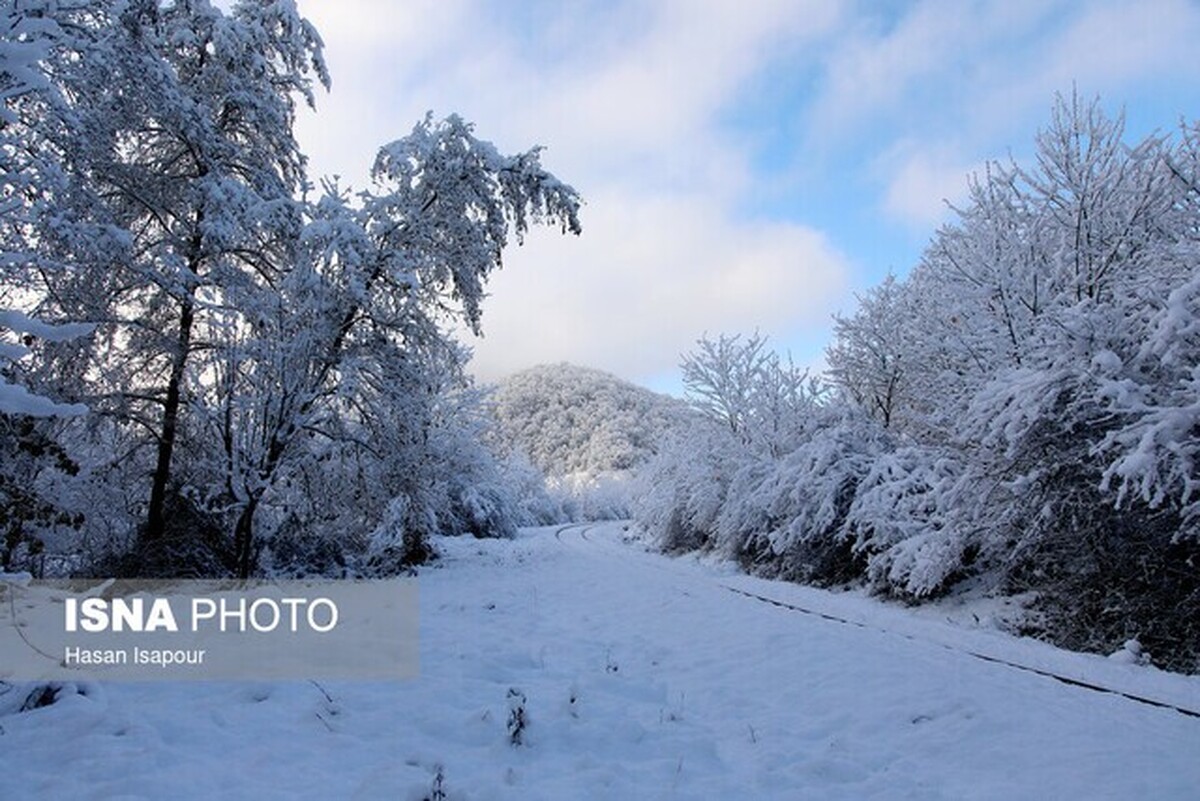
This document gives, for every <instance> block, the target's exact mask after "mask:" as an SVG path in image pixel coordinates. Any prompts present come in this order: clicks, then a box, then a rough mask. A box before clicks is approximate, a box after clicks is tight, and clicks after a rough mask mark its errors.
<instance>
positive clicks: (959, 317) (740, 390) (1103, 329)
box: [636, 97, 1200, 671]
mask: <svg viewBox="0 0 1200 801" xmlns="http://www.w3.org/2000/svg"><path fill="white" fill-rule="evenodd" d="M1123 137H1124V130H1123V121H1122V119H1121V118H1120V117H1117V118H1113V117H1111V116H1108V115H1106V114H1105V113H1104V112H1103V110H1102V109H1101V107H1100V105H1099V103H1098V102H1091V103H1084V102H1081V101H1080V100H1079V99H1078V98H1074V97H1072V98H1070V99H1061V98H1060V99H1059V101H1058V103H1057V104H1056V106H1055V108H1054V112H1053V116H1052V119H1051V122H1050V124H1049V126H1048V127H1047V128H1046V129H1045V130H1044V131H1042V132H1041V133H1040V134H1039V135H1038V137H1037V141H1036V145H1037V147H1036V157H1035V159H1034V161H1033V163H1032V164H1030V165H1025V166H1022V165H1017V164H1001V163H991V164H989V165H988V167H987V169H986V171H985V172H984V173H983V174H982V175H977V176H975V177H974V179H973V180H972V182H971V186H970V197H969V200H968V201H967V202H966V204H965V205H964V207H963V208H961V209H958V210H957V215H956V220H955V221H954V222H953V223H951V224H949V225H946V226H945V227H943V228H942V229H941V230H939V231H938V232H937V234H936V235H935V236H934V238H933V240H932V241H931V243H930V244H929V246H928V248H927V249H926V251H925V253H924V255H923V257H922V259H921V261H920V263H919V264H918V265H916V266H915V267H914V268H913V269H912V271H911V272H910V273H909V275H908V276H907V277H905V278H903V279H899V278H895V277H889V278H888V279H887V280H885V281H884V282H883V283H882V284H881V285H879V286H878V287H876V288H874V289H873V290H871V291H870V292H868V293H866V294H865V295H864V296H863V297H861V298H860V299H859V300H860V302H859V306H858V309H857V310H856V311H855V312H854V313H853V314H852V315H850V316H848V317H844V318H839V319H838V320H837V327H836V340H835V342H834V343H833V344H832V345H831V347H830V348H829V351H828V357H827V358H828V364H829V373H828V376H829V377H828V380H827V381H826V382H825V383H817V382H810V381H807V380H806V377H805V376H804V375H803V374H802V373H800V372H799V371H797V370H795V369H794V368H793V367H791V366H790V365H788V364H786V363H784V362H783V361H782V360H780V359H779V358H778V357H777V356H775V355H774V354H772V353H770V352H769V351H768V350H767V348H766V347H765V344H764V342H763V341H762V340H761V338H758V337H751V338H748V339H747V338H740V337H733V338H729V337H723V338H720V339H718V340H716V341H710V340H704V341H702V342H701V343H700V348H699V350H698V351H697V352H696V353H694V354H692V355H691V356H689V357H688V358H687V359H685V362H684V370H685V379H686V383H687V387H688V389H689V392H690V394H691V396H692V398H693V399H694V400H695V401H696V404H697V406H698V407H699V408H700V409H702V410H703V411H705V412H706V418H707V419H706V420H705V421H704V422H703V423H700V424H697V425H696V426H695V427H694V429H693V430H692V431H691V432H690V433H688V434H686V435H685V436H683V437H680V438H678V440H677V441H676V443H675V445H674V447H673V448H671V449H668V450H665V451H664V452H663V453H661V454H660V455H659V457H658V458H657V459H656V460H655V461H653V462H652V463H651V464H650V466H649V467H648V469H647V471H646V475H645V481H644V486H643V491H642V493H641V495H640V499H639V503H638V506H637V510H636V512H637V516H638V519H639V520H640V522H641V523H642V524H643V525H644V526H645V527H646V528H647V529H648V530H649V531H650V532H651V533H652V534H653V535H654V536H655V537H656V538H657V540H658V542H659V543H661V545H662V547H664V548H666V549H668V550H680V549H686V550H691V549H712V550H716V551H719V552H721V553H724V554H728V555H730V556H733V557H736V558H737V559H739V560H741V562H742V563H743V564H744V565H746V566H747V567H748V568H749V569H752V570H755V571H758V572H763V573H767V574H771V575H779V576H783V577H786V578H790V579H794V580H797V581H802V582H811V583H814V584H819V585H831V584H841V583H847V582H853V583H865V584H866V585H868V586H869V587H870V588H872V589H873V590H875V591H877V592H879V593H883V594H887V595H891V596H896V597H900V598H903V599H906V600H909V601H912V602H918V601H921V600H923V599H928V598H933V597H937V596H939V595H944V594H946V593H949V592H952V591H954V590H956V589H958V588H962V587H964V586H972V587H975V588H976V589H980V588H982V589H984V590H986V591H991V592H995V593H1006V594H1021V593H1029V597H1032V598H1035V599H1036V600H1035V601H1034V602H1033V604H1032V606H1031V608H1030V612H1031V614H1030V615H1029V617H1028V619H1027V622H1026V624H1025V629H1024V630H1023V631H1024V632H1025V633H1033V634H1038V635H1041V636H1045V637H1047V638H1050V639H1052V640H1054V641H1056V642H1058V643H1061V644H1064V645H1066V646H1068V647H1072V648H1077V649H1083V650H1096V651H1101V652H1111V651H1113V650H1115V649H1117V648H1119V647H1120V646H1121V645H1122V643H1124V642H1125V641H1126V640H1129V639H1137V640H1138V641H1139V642H1140V643H1141V645H1142V646H1143V647H1144V648H1145V649H1146V651H1147V652H1148V653H1149V654H1150V655H1151V658H1152V659H1153V660H1154V662H1155V663H1156V664H1159V665H1162V666H1165V667H1168V668H1171V669H1175V670H1182V671H1195V670H1198V669H1200V471H1198V469H1197V456H1198V453H1200V366H1198V365H1200V126H1198V125H1196V124H1194V123H1193V124H1188V125H1184V126H1182V127H1181V128H1180V130H1179V131H1178V132H1177V133H1176V134H1174V135H1157V134H1156V135H1152V136H1149V137H1147V138H1145V139H1144V140H1142V141H1141V142H1138V143H1136V144H1132V145H1130V144H1126V143H1125V142H1124V139H1123Z"/></svg>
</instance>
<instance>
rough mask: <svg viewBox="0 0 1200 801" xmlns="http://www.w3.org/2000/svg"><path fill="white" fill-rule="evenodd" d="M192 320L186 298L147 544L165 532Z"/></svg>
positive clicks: (160, 443) (146, 531) (152, 491)
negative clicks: (172, 463) (173, 455)
mask: <svg viewBox="0 0 1200 801" xmlns="http://www.w3.org/2000/svg"><path fill="white" fill-rule="evenodd" d="M194 320H195V307H194V304H193V302H192V298H191V297H190V296H189V297H186V298H185V299H184V300H183V304H182V308H181V309H180V313H179V340H178V351H177V352H176V354H175V360H174V362H173V363H172V365H171V377H170V379H169V381H168V382H167V397H166V399H165V400H164V402H163V421H162V433H161V434H160V435H159V438H158V461H157V462H156V463H155V466H154V482H153V484H151V487H150V508H149V510H148V511H147V513H146V528H145V529H144V530H143V532H142V539H144V540H146V541H148V542H155V541H158V540H161V539H162V538H163V536H164V534H165V531H166V522H167V521H166V515H165V510H166V501H167V486H168V484H169V483H170V481H171V457H172V454H173V453H174V451H175V439H176V436H177V434H178V430H179V407H180V403H181V396H182V387H183V377H184V376H183V374H184V369H185V368H186V367H187V358H188V352H189V351H190V350H191V344H192V323H193V321H194Z"/></svg>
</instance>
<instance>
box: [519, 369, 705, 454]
mask: <svg viewBox="0 0 1200 801" xmlns="http://www.w3.org/2000/svg"><path fill="white" fill-rule="evenodd" d="M689 413H690V412H689V411H688V408H687V406H686V405H685V404H684V403H683V402H682V401H680V400H677V399H675V398H672V397H669V396H667V395H660V394H658V393H656V392H651V391H650V390H648V389H645V388H643V387H639V386H637V385H635V384H631V383H629V382H628V381H623V380H621V379H620V378H617V377H616V376H614V375H611V374H609V373H605V372H603V371H601V370H593V369H591V368H587V367H577V366H575V365H572V364H566V363H560V364H550V365H540V366H538V367H532V368H530V369H528V370H524V371H522V372H519V373H516V374H515V375H512V376H510V377H509V378H507V379H505V380H504V381H502V382H501V383H500V384H499V386H498V388H497V390H496V394H495V414H496V418H497V420H498V422H499V428H500V434H501V436H502V438H503V439H504V441H505V444H506V445H508V446H509V447H513V448H515V449H519V450H522V451H524V452H525V454H526V455H527V456H528V457H529V458H530V460H531V461H532V462H533V463H534V464H535V465H537V467H539V468H540V469H541V470H542V471H543V472H545V473H546V475H548V476H567V475H572V474H579V473H583V474H587V475H592V476H596V475H600V474H603V473H612V472H620V471H628V470H630V469H633V468H636V467H638V466H639V465H641V464H642V463H643V462H645V461H646V460H647V459H649V458H650V456H652V455H653V454H654V453H655V450H656V447H657V443H658V442H659V440H660V438H661V436H662V434H663V433H664V432H666V431H667V430H668V429H669V428H670V427H671V426H672V425H673V424H674V423H675V422H676V421H678V420H679V419H680V418H681V416H683V415H687V414H689Z"/></svg>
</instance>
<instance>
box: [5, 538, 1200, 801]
mask: <svg viewBox="0 0 1200 801" xmlns="http://www.w3.org/2000/svg"><path fill="white" fill-rule="evenodd" d="M439 545H440V547H442V548H443V550H444V551H445V552H446V558H445V559H443V560H442V561H441V562H440V563H439V565H438V566H437V567H436V568H431V569H428V570H426V571H424V572H423V573H422V575H421V579H420V592H421V625H422V634H421V660H422V661H421V677H420V678H419V679H418V680H415V681H411V682H407V683H399V684H391V685H366V684H349V683H315V682H296V683H289V684H267V683H262V684H250V683H243V684H153V683H146V684H103V685H85V686H83V687H82V688H81V690H82V691H83V692H82V693H80V694H72V695H70V696H69V697H66V698H65V699H64V700H61V701H60V702H58V703H55V704H54V705H52V706H49V707H45V708H41V709H37V710H34V711H31V712H25V713H20V714H16V713H12V711H11V709H12V704H11V703H7V705H6V700H5V699H0V708H3V709H7V710H8V711H9V713H8V714H5V715H3V716H2V717H0V799H6V801H12V800H15V799H50V800H54V799H64V801H65V800H66V799H128V800H132V799H178V800H180V801H187V800H189V799H226V798H229V799H242V798H244V799H319V800H320V801H328V800H329V799H363V800H365V799H403V800H409V799H412V800H415V799H424V798H429V799H472V800H474V799H873V798H880V799H923V800H924V799H1006V800H1007V799H1135V798H1136V799H1196V798H1200V717H1193V716H1189V715H1186V714H1183V713H1181V712H1180V711H1177V710H1174V709H1171V708H1169V707H1171V706H1177V707H1183V708H1185V709H1190V710H1196V711H1200V678H1197V677H1183V676H1175V675H1169V674H1163V673H1160V672H1158V671H1155V670H1152V669H1147V668H1140V667H1136V666H1133V665H1128V664H1121V663H1119V662H1118V661H1116V660H1106V659H1102V658H1099V657H1094V656H1085V655H1078V654H1070V653H1066V652H1062V651H1058V650H1056V649H1053V648H1051V647H1049V646H1046V645H1043V644H1040V643H1030V642H1027V641H1021V640H1015V639H1012V638H1009V637H1006V636H1003V635H1000V634H998V633H995V632H993V631H988V630H986V629H976V630H970V629H964V628H960V627H955V626H952V625H949V624H947V623H946V622H945V621H944V620H942V621H939V620H932V619H929V618H928V617H918V616H914V615H912V614H911V613H909V612H907V611H906V610H903V609H898V608H893V607H887V606H884V605H881V604H878V603H876V602H874V601H872V600H870V599H864V598H862V597H859V596H856V595H853V594H830V593H824V592H819V591H814V590H811V589H806V588H800V587H793V586H789V585H782V584H775V583H772V582H765V581H761V580H756V579H751V578H747V577H744V576H736V575H733V574H732V573H731V572H730V571H728V570H723V569H721V568H720V567H714V566H711V565H705V564H701V563H698V562H696V561H695V560H671V559H667V558H665V557H662V556H658V555H654V554H649V553H645V552H643V551H642V550H640V549H639V548H638V546H636V545H630V544H626V543H624V542H623V541H622V528H621V526H620V525H619V524H605V525H599V526H592V527H587V526H571V527H565V528H557V529H539V530H533V531H527V532H523V533H522V535H521V536H520V537H519V538H518V539H517V540H515V541H476V540H469V539H457V540H443V541H440V543H439ZM752 595H753V596H758V597H750V596H752ZM763 599H770V600H773V601H775V602H776V603H768V602H764V600H763ZM800 610H804V611H800ZM1006 662H1007V663H1011V664H1005V663H1006ZM1035 671H1040V673H1039V672H1035ZM1045 673H1056V674H1058V675H1063V676H1066V677H1068V678H1071V679H1073V680H1075V681H1081V682H1085V683H1088V684H1093V685H1097V686H1102V687H1106V688H1111V689H1115V690H1118V691H1120V692H1124V693H1127V694H1128V695H1133V696H1137V697H1139V698H1143V699H1147V700H1151V701H1155V702H1157V703H1160V704H1167V705H1168V706H1167V707H1163V706H1153V705H1150V704H1147V703H1144V702H1141V701H1137V700H1132V699H1130V698H1128V697H1124V696H1122V695H1119V694H1115V693H1110V692H1097V691H1095V690H1093V689H1087V688H1084V687H1080V686H1077V685H1072V684H1067V683H1064V682H1062V681H1059V680H1056V679H1054V678H1051V677H1048V676H1047V675H1043V674H1045ZM522 699H524V700H523V701H522ZM518 712H519V713H520V717H521V718H522V719H523V720H522V722H523V725H517V724H516V723H514V718H515V717H516V716H517V713H518ZM515 728H519V729H520V730H519V732H517V737H516V738H517V739H520V740H521V743H520V744H519V745H514V744H513V742H512V740H513V739H514V736H513V734H512V730H513V729H515Z"/></svg>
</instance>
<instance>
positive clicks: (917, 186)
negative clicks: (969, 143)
mask: <svg viewBox="0 0 1200 801" xmlns="http://www.w3.org/2000/svg"><path fill="white" fill-rule="evenodd" d="M983 168H984V163H983V162H982V161H977V162H971V161H969V160H967V159H964V158H963V157H962V156H961V154H959V153H957V152H956V151H955V150H954V148H939V147H937V146H936V145H935V144H932V143H931V144H925V145H919V144H917V143H914V142H906V143H901V144H900V145H897V146H896V147H895V148H893V150H892V151H890V152H889V153H888V154H886V155H885V156H884V157H883V158H882V159H881V160H880V165H879V167H878V170H879V172H880V173H882V174H883V175H884V176H885V177H884V180H885V182H886V189H885V192H884V198H883V207H884V210H885V211H886V212H887V213H888V214H889V215H891V216H892V217H893V218H895V219H897V220H899V221H901V222H903V223H904V224H906V225H908V226H911V227H913V228H916V229H925V230H933V229H934V228H936V227H937V226H938V225H940V224H941V223H943V222H946V221H947V220H948V219H950V218H951V216H952V215H953V212H952V211H951V210H950V208H949V206H948V205H947V204H952V205H956V206H958V205H961V203H962V201H963V200H964V199H965V198H966V197H967V194H968V180H969V177H970V176H971V175H972V174H974V173H980V172H982V171H983Z"/></svg>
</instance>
